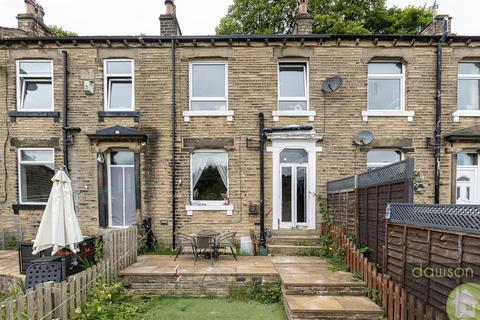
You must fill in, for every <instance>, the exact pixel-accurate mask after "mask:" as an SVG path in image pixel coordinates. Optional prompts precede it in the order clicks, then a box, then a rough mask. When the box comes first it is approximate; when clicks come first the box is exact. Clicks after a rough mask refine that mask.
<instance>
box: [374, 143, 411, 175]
mask: <svg viewBox="0 0 480 320" xmlns="http://www.w3.org/2000/svg"><path fill="white" fill-rule="evenodd" d="M370 151H392V152H399V153H400V160H399V161H403V160H404V159H405V155H404V153H403V151H402V150H401V149H382V148H372V149H370V150H368V151H367V165H366V167H367V170H370V169H372V170H373V169H379V168H380V167H386V166H388V165H391V164H393V163H395V162H391V163H385V162H372V163H369V162H368V152H370Z"/></svg>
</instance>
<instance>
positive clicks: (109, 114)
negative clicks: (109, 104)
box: [98, 111, 140, 122]
mask: <svg viewBox="0 0 480 320" xmlns="http://www.w3.org/2000/svg"><path fill="white" fill-rule="evenodd" d="M113 117H118V118H133V120H134V121H135V122H138V120H139V118H140V112H138V111H99V112H98V121H99V122H103V121H104V120H105V118H113Z"/></svg>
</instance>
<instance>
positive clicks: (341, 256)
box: [329, 247, 350, 271]
mask: <svg viewBox="0 0 480 320" xmlns="http://www.w3.org/2000/svg"><path fill="white" fill-rule="evenodd" d="M346 253H347V248H345V247H340V248H338V250H337V251H335V252H334V253H333V254H332V257H331V258H330V259H329V262H330V268H331V270H332V271H349V270H350V266H349V265H348V264H346V263H345V255H346Z"/></svg>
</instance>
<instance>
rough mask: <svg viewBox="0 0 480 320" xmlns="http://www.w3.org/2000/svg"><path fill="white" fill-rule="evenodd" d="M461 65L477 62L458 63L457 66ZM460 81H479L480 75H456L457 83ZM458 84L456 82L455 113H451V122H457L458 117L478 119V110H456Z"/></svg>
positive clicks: (479, 113) (479, 115) (479, 112)
mask: <svg viewBox="0 0 480 320" xmlns="http://www.w3.org/2000/svg"><path fill="white" fill-rule="evenodd" d="M461 63H478V61H460V62H459V63H458V64H459V65H460V64H461ZM460 80H479V81H480V74H463V73H460V72H459V73H458V82H459V81H460ZM458 82H457V111H455V112H454V113H452V116H453V121H454V122H459V121H460V117H480V109H478V110H463V109H458Z"/></svg>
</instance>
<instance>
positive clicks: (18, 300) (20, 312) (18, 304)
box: [15, 293, 25, 320]
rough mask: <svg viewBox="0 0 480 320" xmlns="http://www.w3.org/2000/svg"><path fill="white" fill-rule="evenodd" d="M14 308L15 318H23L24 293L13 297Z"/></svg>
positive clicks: (18, 319) (21, 319)
mask: <svg viewBox="0 0 480 320" xmlns="http://www.w3.org/2000/svg"><path fill="white" fill-rule="evenodd" d="M15 302H16V309H17V320H23V315H24V313H25V295H24V294H23V293H20V294H18V295H17V297H16V298H15Z"/></svg>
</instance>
